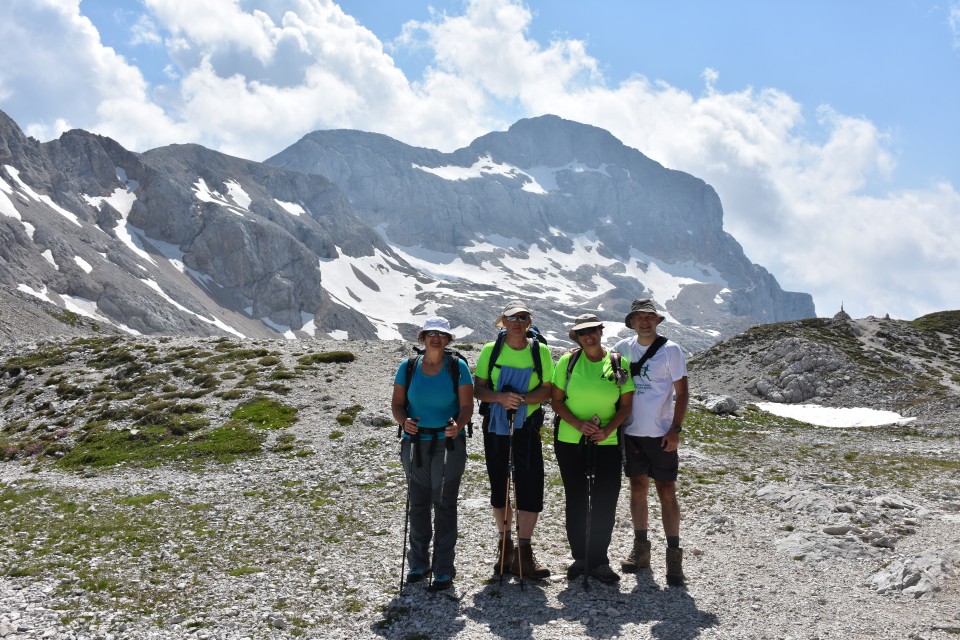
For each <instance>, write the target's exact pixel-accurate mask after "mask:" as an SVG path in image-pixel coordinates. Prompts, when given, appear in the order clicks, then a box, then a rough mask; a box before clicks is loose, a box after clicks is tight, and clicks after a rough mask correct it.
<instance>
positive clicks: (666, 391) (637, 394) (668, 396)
mask: <svg viewBox="0 0 960 640" xmlns="http://www.w3.org/2000/svg"><path fill="white" fill-rule="evenodd" d="M614 349H615V350H616V351H618V352H620V354H621V355H622V356H623V365H622V366H623V368H624V369H627V370H628V371H629V370H630V366H629V364H628V362H639V361H640V358H642V357H643V354H644V353H645V352H646V351H647V347H646V346H643V345H641V344H639V343H638V342H637V336H633V337H632V338H625V339H623V340H621V341H620V342H618V343H617V344H616V346H614ZM686 375H687V363H686V361H685V360H684V358H683V351H682V350H681V349H680V345H678V344H677V343H675V342H671V341H670V340H667V342H666V343H665V344H664V345H663V346H662V347H660V349H659V350H658V351H657V352H656V353H655V354H654V355H653V357H652V358H650V359H649V360H647V361H646V362H644V363H643V370H642V371H641V372H640V375H638V376H633V384H634V386H635V387H636V390H635V391H634V392H633V411H632V413H631V415H630V417H629V418H627V421H626V422H624V433H625V434H627V435H628V436H646V437H652V438H657V437H661V436H664V435H666V433H667V431H669V430H670V425H671V424H672V423H673V396H674V389H673V384H674V383H675V382H677V381H678V380H680V379H681V378H684V377H685V376H686Z"/></svg>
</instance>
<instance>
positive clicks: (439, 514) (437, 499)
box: [400, 432, 467, 578]
mask: <svg viewBox="0 0 960 640" xmlns="http://www.w3.org/2000/svg"><path fill="white" fill-rule="evenodd" d="M431 441H432V440H431V439H426V438H425V439H421V440H420V442H419V444H417V445H415V446H419V447H420V460H421V463H422V464H421V466H419V467H418V466H417V462H416V460H413V461H412V464H411V460H410V447H411V446H414V445H413V441H412V440H410V439H409V438H404V439H403V442H402V443H401V444H400V458H401V460H402V462H403V470H404V472H405V473H406V475H407V479H408V486H409V491H410V550H409V551H408V552H407V562H409V563H410V568H411V569H414V568H419V569H423V570H427V569H432V570H433V574H434V576H440V575H447V576H450V577H451V578H453V577H454V576H455V575H456V570H455V568H454V556H455V547H456V544H457V498H458V495H459V493H460V479H461V478H462V477H463V471H464V468H465V467H466V464H467V440H466V436H465V435H464V434H463V432H461V433H460V435H458V436H457V437H456V438H454V439H453V442H454V447H453V451H448V452H447V464H446V470H445V471H444V465H443V454H444V451H445V450H446V448H445V442H444V440H442V439H440V440H437V441H436V444H435V445H434V446H433V447H432V448H433V451H432V452H431V451H430V449H431V446H430V445H431ZM431 520H432V523H431ZM431 538H432V539H433V562H432V563H431V561H430V540H431Z"/></svg>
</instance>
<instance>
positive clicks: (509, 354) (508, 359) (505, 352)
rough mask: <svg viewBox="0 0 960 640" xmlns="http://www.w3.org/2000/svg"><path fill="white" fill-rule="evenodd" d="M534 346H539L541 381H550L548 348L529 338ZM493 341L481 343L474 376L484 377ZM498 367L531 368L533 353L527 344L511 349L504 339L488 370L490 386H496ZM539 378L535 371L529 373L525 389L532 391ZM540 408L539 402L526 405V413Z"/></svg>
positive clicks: (498, 375)
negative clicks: (492, 365)
mask: <svg viewBox="0 0 960 640" xmlns="http://www.w3.org/2000/svg"><path fill="white" fill-rule="evenodd" d="M530 342H532V343H533V344H534V345H535V346H537V347H539V348H540V366H541V367H543V382H550V380H551V378H553V357H552V356H551V355H550V349H548V348H547V346H546V345H544V344H541V343H539V342H537V341H536V340H531V341H530ZM493 345H494V343H493V342H488V343H487V344H485V345H483V348H482V349H481V350H480V355H479V356H477V369H476V372H475V373H474V376H475V377H480V378H485V377H486V376H487V369H488V367H489V366H490V355H491V354H492V353H493ZM500 367H510V368H512V369H531V370H532V369H533V354H531V353H530V348H529V346H528V347H526V348H524V349H520V350H519V351H518V350H516V349H513V348H511V347H510V345H508V344H507V343H506V341H504V343H503V349H501V351H500V353H499V354H498V355H497V361H496V362H495V363H494V367H493V370H492V371H491V372H490V388H491V389H496V388H497V381H498V380H499V379H500ZM540 383H541V380H539V379H537V373H536V371H533V372H532V373H531V374H530V382H529V384H528V385H527V391H533V390H534V389H536V388H537V387H539V386H540ZM539 408H540V405H539V404H531V405H528V406H527V412H528V413H527V415H530V414H531V413H533V412H534V411H536V410H537V409H539Z"/></svg>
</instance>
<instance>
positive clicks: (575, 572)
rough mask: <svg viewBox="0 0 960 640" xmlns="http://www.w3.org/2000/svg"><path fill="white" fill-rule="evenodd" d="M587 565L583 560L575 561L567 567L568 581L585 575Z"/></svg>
mask: <svg viewBox="0 0 960 640" xmlns="http://www.w3.org/2000/svg"><path fill="white" fill-rule="evenodd" d="M585 568H586V563H585V562H584V561H583V560H574V561H573V564H572V565H570V566H569V567H567V580H573V579H574V578H579V577H580V576H582V575H583V570H584V569H585Z"/></svg>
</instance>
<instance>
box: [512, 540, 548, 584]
mask: <svg viewBox="0 0 960 640" xmlns="http://www.w3.org/2000/svg"><path fill="white" fill-rule="evenodd" d="M521 569H523V577H524V578H530V579H531V580H543V579H544V578H549V577H550V569H547V568H546V567H545V566H543V565H541V564H540V563H538V562H537V558H536V557H535V556H534V555H533V547H532V546H531V545H529V544H520V545H517V552H516V553H515V554H513V562H511V563H510V573H512V574H514V575H517V576H519V575H520V570H521Z"/></svg>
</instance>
